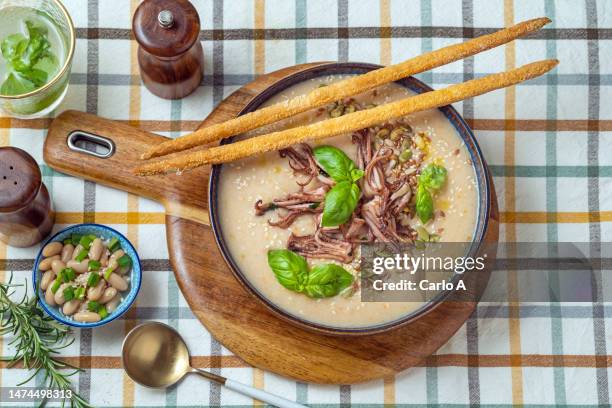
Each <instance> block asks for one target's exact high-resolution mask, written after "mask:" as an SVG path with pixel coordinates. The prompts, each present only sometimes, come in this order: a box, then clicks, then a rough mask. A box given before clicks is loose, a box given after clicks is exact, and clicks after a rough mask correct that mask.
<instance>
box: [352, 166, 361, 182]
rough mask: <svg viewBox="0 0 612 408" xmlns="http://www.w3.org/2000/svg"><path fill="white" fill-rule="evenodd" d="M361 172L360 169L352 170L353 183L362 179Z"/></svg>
mask: <svg viewBox="0 0 612 408" xmlns="http://www.w3.org/2000/svg"><path fill="white" fill-rule="evenodd" d="M363 174H364V172H363V170H361V169H353V170H351V179H352V180H353V181H354V182H355V181H358V180H359V179H360V178H362V177H363Z"/></svg>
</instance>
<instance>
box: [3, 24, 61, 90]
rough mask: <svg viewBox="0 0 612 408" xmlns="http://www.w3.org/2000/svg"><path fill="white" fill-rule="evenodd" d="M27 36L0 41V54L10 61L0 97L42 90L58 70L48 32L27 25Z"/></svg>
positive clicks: (15, 36) (12, 36)
mask: <svg viewBox="0 0 612 408" xmlns="http://www.w3.org/2000/svg"><path fill="white" fill-rule="evenodd" d="M25 24H26V27H27V30H28V37H27V38H26V37H25V36H24V35H23V34H21V33H16V34H12V35H9V36H8V37H6V38H4V39H3V40H2V42H0V51H1V52H2V56H3V57H4V59H5V60H6V62H7V68H8V72H9V75H8V76H7V78H6V79H5V80H4V82H3V83H2V85H1V86H0V94H3V95H22V94H25V93H28V92H31V91H34V90H36V89H37V88H40V87H41V86H43V85H44V84H45V83H47V81H48V79H49V76H50V75H51V74H53V73H54V72H55V71H56V70H57V67H58V60H57V57H56V56H55V55H53V53H51V51H50V48H51V43H50V42H49V40H48V38H47V34H48V33H47V29H46V28H45V27H40V26H37V25H35V24H34V23H33V22H31V21H29V20H26V22H25Z"/></svg>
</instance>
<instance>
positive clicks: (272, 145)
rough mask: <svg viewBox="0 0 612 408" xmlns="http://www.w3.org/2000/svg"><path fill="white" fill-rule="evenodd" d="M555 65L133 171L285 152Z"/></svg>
mask: <svg viewBox="0 0 612 408" xmlns="http://www.w3.org/2000/svg"><path fill="white" fill-rule="evenodd" d="M558 63H559V61H558V60H544V61H539V62H534V63H531V64H527V65H523V66H522V67H520V68H516V69H513V70H511V71H507V72H502V73H499V74H493V75H488V76H486V77H483V78H479V79H473V80H471V81H467V82H464V83H461V84H457V85H452V86H449V87H447V88H443V89H439V90H437V91H431V92H425V93H422V94H419V95H416V96H413V97H409V98H405V99H402V100H400V101H397V102H392V103H388V104H385V105H381V106H378V107H375V108H371V109H367V110H362V111H357V112H355V113H350V114H348V115H344V116H340V117H337V118H334V119H328V120H324V121H321V122H317V123H313V124H311V125H307V126H300V127H296V128H292V129H287V130H282V131H279V132H273V133H268V134H265V135H261V136H257V137H254V138H250V139H245V140H242V141H238V142H235V143H231V144H227V145H222V146H217V147H211V148H209V149H205V150H199V151H196V152H189V153H188V152H185V153H181V154H178V155H176V156H175V157H172V158H168V159H165V160H159V161H156V162H152V163H146V164H143V165H141V166H138V167H137V168H136V169H135V170H134V171H135V172H136V173H137V174H139V175H143V176H144V175H153V174H161V173H167V172H170V171H183V170H189V169H193V168H196V167H199V166H204V165H207V164H219V163H226V162H230V161H234V160H238V159H242V158H245V157H248V156H252V155H254V154H258V153H264V152H269V151H273V150H280V149H284V148H286V147H289V146H291V145H294V144H296V143H301V142H306V141H317V140H320V139H324V138H327V137H331V136H335V135H339V134H343V133H349V132H354V131H357V130H360V129H365V128H368V127H370V126H373V125H375V124H377V123H380V122H385V121H387V120H390V119H393V118H397V117H400V116H404V115H407V114H410V113H414V112H418V111H423V110H427V109H432V108H438V107H440V106H444V105H448V104H451V103H454V102H457V101H460V100H463V99H466V98H471V97H474V96H477V95H481V94H483V93H486V92H490V91H493V90H495V89H499V88H505V87H508V86H511V85H515V84H517V83H519V82H523V81H526V80H528V79H531V78H535V77H537V76H540V75H542V74H544V73H546V72H548V71H550V70H551V69H552V68H553V67H555V66H556V65H557V64H558Z"/></svg>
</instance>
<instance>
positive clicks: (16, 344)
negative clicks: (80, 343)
mask: <svg viewBox="0 0 612 408" xmlns="http://www.w3.org/2000/svg"><path fill="white" fill-rule="evenodd" d="M11 281H12V277H11V279H10V280H9V282H8V283H0V336H5V335H9V334H10V335H12V337H13V339H12V340H11V341H10V342H9V343H8V344H9V346H12V347H13V348H14V349H15V355H14V356H13V357H11V358H8V359H7V360H8V361H9V364H8V366H9V367H12V366H14V365H15V364H17V363H18V362H19V361H22V362H23V366H24V368H26V369H27V370H34V372H33V374H32V375H31V376H30V377H28V378H27V379H26V380H24V381H22V382H21V383H19V384H18V385H23V384H25V383H27V382H29V381H30V380H32V379H33V378H34V377H35V376H36V374H38V373H39V372H41V371H42V372H43V373H44V375H45V377H44V382H45V384H46V386H47V387H48V388H51V389H60V390H66V391H68V390H70V391H71V392H72V397H71V398H70V399H69V402H70V406H71V407H77V408H87V407H91V405H89V403H88V402H87V401H86V400H85V399H83V398H82V397H81V396H80V395H78V394H77V393H76V392H74V391H73V390H72V388H71V382H70V377H71V376H73V375H74V374H76V373H78V372H79V371H81V370H80V369H79V368H76V367H73V366H71V365H69V364H67V363H64V362H63V361H61V360H59V359H58V358H57V357H55V356H56V355H57V354H58V353H59V351H60V350H61V349H63V348H65V347H68V346H70V345H71V344H72V342H73V341H74V339H72V340H68V339H67V337H68V335H69V334H70V329H69V328H68V327H66V326H64V325H62V324H60V323H58V322H56V321H55V320H53V318H51V317H49V316H46V315H45V314H44V313H43V311H42V309H41V308H40V306H39V305H38V302H37V299H36V297H33V298H31V299H28V297H27V290H26V293H25V294H24V295H23V298H22V299H21V300H19V301H16V302H15V301H13V300H12V299H11V297H12V296H13V295H14V288H15V287H17V286H20V285H13V284H11ZM66 369H70V370H69V371H67V372H66V371H64V370H66ZM65 402H66V401H63V402H62V406H63V405H64V403H65Z"/></svg>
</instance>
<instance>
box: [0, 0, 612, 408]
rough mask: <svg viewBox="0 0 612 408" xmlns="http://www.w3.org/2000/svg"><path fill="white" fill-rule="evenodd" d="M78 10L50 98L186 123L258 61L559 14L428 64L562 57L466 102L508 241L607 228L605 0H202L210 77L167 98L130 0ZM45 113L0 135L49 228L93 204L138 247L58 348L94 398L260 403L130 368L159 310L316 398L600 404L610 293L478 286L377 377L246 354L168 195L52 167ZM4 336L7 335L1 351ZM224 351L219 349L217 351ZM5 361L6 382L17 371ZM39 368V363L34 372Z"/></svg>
mask: <svg viewBox="0 0 612 408" xmlns="http://www.w3.org/2000/svg"><path fill="white" fill-rule="evenodd" d="M66 3H67V6H68V8H69V10H70V12H71V13H72V16H73V18H74V20H75V24H76V26H77V34H78V41H77V49H76V55H75V58H74V68H73V74H72V77H71V86H70V89H69V93H68V96H67V98H66V100H65V102H64V103H63V104H62V105H61V107H60V108H59V109H58V112H61V111H63V110H66V109H78V110H83V111H87V112H90V113H94V114H98V115H101V116H105V117H109V118H113V119H119V120H123V121H128V122H130V123H131V124H133V125H134V126H139V127H141V128H143V129H146V130H149V131H154V132H158V133H160V134H163V135H169V136H178V135H180V134H181V133H184V132H187V131H190V130H192V129H194V128H195V127H196V125H197V124H198V123H199V121H201V120H202V119H203V118H204V117H205V116H206V115H207V114H208V113H209V112H210V111H211V109H212V108H213V107H214V106H215V105H216V104H218V103H219V102H220V101H221V100H222V99H223V98H224V97H225V96H227V95H228V94H229V93H231V92H232V91H233V90H235V89H237V88H238V87H239V86H240V85H242V84H244V83H246V82H248V81H250V80H252V79H253V78H254V77H256V76H257V75H258V74H262V73H265V72H270V71H273V70H276V69H278V68H281V67H285V66H289V65H293V64H296V63H303V62H311V61H321V60H332V61H333V60H339V61H347V60H351V61H366V62H373V63H382V64H389V63H391V62H398V61H401V60H404V59H406V58H408V57H410V56H413V55H416V54H420V53H422V52H424V51H428V50H431V49H435V48H438V47H441V46H444V45H447V44H451V43H455V42H459V41H462V40H463V39H464V38H471V37H473V36H477V35H480V34H483V33H487V32H491V31H493V30H494V29H497V28H500V27H504V26H507V25H510V24H512V23H514V22H518V21H521V20H525V19H529V18H532V17H537V16H543V15H546V16H548V17H550V18H551V19H552V20H553V24H551V25H549V26H548V27H546V28H545V29H544V30H543V31H541V32H539V33H536V34H534V35H532V36H530V37H529V38H527V39H524V40H520V41H517V42H515V43H512V44H509V45H507V46H505V47H500V48H497V49H495V50H492V51H489V52H486V53H483V54H481V55H478V56H476V57H474V58H468V59H466V60H465V61H461V62H457V63H454V64H450V65H447V66H444V67H441V68H439V69H436V70H434V71H433V72H428V73H425V74H422V75H419V77H420V78H421V79H422V80H424V81H425V82H427V83H429V84H432V85H433V86H434V87H443V86H445V85H447V84H453V83H457V82H461V81H464V80H466V79H470V78H474V77H479V76H482V75H485V74H488V73H493V72H498V71H502V70H505V69H509V68H512V67H515V66H518V65H521V64H523V63H527V62H530V61H534V60H538V59H543V58H558V59H559V60H561V64H560V65H559V67H558V68H557V69H556V70H555V71H553V72H552V73H549V74H548V75H546V76H544V77H541V78H538V79H536V80H533V81H530V82H528V83H526V84H522V85H520V86H517V87H515V88H510V89H506V90H501V91H497V92H493V93H491V94H488V95H484V96H481V97H478V98H477V99H475V100H469V101H465V102H463V103H462V104H461V103H460V104H457V105H456V107H457V108H458V109H459V110H460V111H462V112H463V114H464V116H465V117H466V118H467V119H468V120H469V121H470V123H471V125H472V126H473V128H474V130H475V133H476V136H477V138H478V141H479V143H480V145H481V146H482V148H483V150H484V155H485V157H486V159H487V160H488V162H489V164H490V166H491V169H492V172H493V174H494V177H495V186H496V188H497V192H498V196H499V201H500V211H501V219H502V229H501V238H502V239H505V240H508V241H515V240H522V241H541V242H542V241H551V242H555V241H589V240H590V241H598V240H602V241H612V104H611V103H610V101H611V100H612V1H610V0H602V1H595V0H586V1H570V0H564V1H539V0H538V1H535V0H515V1H512V0H506V1H501V0H495V1H493V0H463V1H459V0H457V1H449V0H414V1H401V0H380V1H379V0H337V1H336V0H308V1H307V0H255V1H250V0H228V1H222V0H214V1H213V0H206V1H205V0H198V1H195V2H194V3H195V5H196V7H197V9H198V11H199V13H200V17H201V20H202V28H203V30H202V34H201V40H202V42H203V45H204V52H205V64H206V66H205V77H204V81H203V83H202V85H201V86H200V88H199V89H198V90H197V92H195V93H194V94H193V95H191V96H189V97H188V98H185V99H183V100H180V101H172V102H170V101H166V100H162V99H159V98H157V97H155V96H153V95H152V94H151V93H149V92H148V91H147V90H146V89H145V88H144V87H143V86H142V85H141V83H140V78H139V75H138V66H137V61H136V49H137V48H136V44H135V42H134V41H133V40H132V39H131V35H130V27H131V15H132V13H133V11H134V9H135V7H136V6H137V4H138V1H135V0H133V1H128V0H89V1H84V0H69V1H66ZM48 123H49V121H48V120H46V119H38V120H16V119H10V118H6V117H4V118H0V145H13V146H18V147H21V148H23V149H25V150H27V151H28V152H30V153H31V154H33V155H34V157H35V158H36V159H37V160H38V162H39V163H40V166H41V169H42V172H43V175H44V181H45V183H46V185H47V186H48V188H49V190H50V192H51V194H52V196H53V200H54V203H55V206H56V209H57V211H58V213H57V222H58V224H57V225H56V229H59V228H63V227H65V226H66V225H67V224H73V223H80V222H88V221H90V222H98V223H103V224H108V225H111V226H112V227H114V228H117V229H118V230H120V231H122V232H125V233H126V234H127V236H128V237H129V239H130V240H131V241H132V242H133V243H135V244H136V245H137V246H138V250H139V252H140V255H141V257H142V258H143V259H144V267H145V272H144V279H143V286H142V290H141V292H140V295H139V297H138V299H137V304H136V305H135V307H133V308H132V310H131V311H130V312H129V314H128V315H127V317H125V318H123V319H120V320H118V321H115V322H113V323H111V324H109V325H107V326H105V327H102V328H98V329H96V330H80V331H79V330H77V331H76V332H75V334H76V342H75V343H74V344H73V345H72V346H71V347H70V348H68V349H67V350H65V352H64V353H63V355H64V356H67V357H68V360H69V361H71V362H72V363H75V364H76V365H79V366H80V367H82V368H84V369H85V371H84V372H83V373H82V374H80V375H79V376H78V379H77V380H76V382H77V383H78V389H79V392H80V393H81V394H82V395H83V396H85V397H86V398H88V399H89V400H90V401H91V402H92V403H93V404H94V405H96V406H115V407H122V406H125V407H127V406H138V407H144V406H174V405H180V406H202V405H204V406H208V405H215V406H217V405H219V404H221V405H252V404H253V400H251V399H249V398H245V397H242V396H240V395H238V394H235V393H233V392H231V391H228V390H225V389H222V388H220V387H218V386H215V385H211V384H209V383H208V382H207V381H204V380H201V379H199V378H187V379H186V380H185V381H184V382H183V383H181V384H180V385H179V386H178V387H174V388H171V389H169V390H166V391H154V390H149V389H145V388H143V387H140V386H138V385H135V384H134V383H133V382H132V381H131V380H130V379H129V378H128V377H127V376H126V375H125V374H124V372H123V370H122V369H121V362H120V357H119V355H120V347H121V341H122V339H123V337H124V335H125V334H126V333H127V331H129V330H130V329H131V328H132V327H134V326H135V325H136V324H137V323H139V322H142V321H146V320H151V319H153V320H159V321H163V322H166V323H168V324H170V325H172V326H174V327H176V328H178V330H179V331H180V332H181V333H182V334H183V335H184V336H185V338H186V340H187V342H188V345H189V347H190V349H191V351H192V353H193V354H194V360H193V362H194V364H195V365H197V366H198V367H202V368H208V369H213V371H216V372H218V373H221V374H223V375H225V376H227V377H231V378H233V379H236V380H239V381H242V382H246V383H249V384H253V385H255V386H257V387H261V388H265V389H266V390H269V391H273V392H275V393H278V394H281V395H285V396H287V397H289V398H295V399H297V400H298V401H300V402H303V403H307V404H315V405H329V406H337V405H343V406H346V405H348V404H356V405H368V406H370V405H372V406H374V405H381V404H394V403H395V404H401V405H406V406H408V405H410V406H413V405H415V406H416V405H418V406H423V405H426V404H430V405H449V404H451V405H457V406H465V405H468V404H469V405H478V404H480V405H483V406H506V405H510V404H525V405H538V406H553V405H566V406H596V405H608V403H609V401H610V379H611V377H612V369H610V366H611V364H612V355H611V354H610V352H609V348H611V347H612V341H611V340H612V337H611V336H612V314H611V311H610V307H611V305H610V304H601V303H599V304H592V305H591V304H554V305H549V304H543V303H537V304H532V305H521V306H520V307H509V306H508V305H507V304H482V305H480V306H479V307H478V310H477V312H476V313H475V314H474V315H473V316H472V317H471V318H470V319H469V320H468V322H467V323H466V324H465V325H464V326H463V327H462V328H461V329H460V330H459V332H458V333H457V334H456V335H455V336H454V337H453V338H452V339H451V340H450V341H449V342H448V343H447V344H446V345H445V346H444V347H442V348H441V349H440V350H439V352H438V353H437V354H436V355H435V356H433V357H431V358H430V359H428V360H427V361H426V362H425V363H424V364H423V366H421V367H418V368H413V369H409V370H407V371H405V372H404V373H402V374H400V375H398V376H397V377H395V378H387V379H384V380H380V381H374V382H370V383H367V384H358V385H344V386H323V385H313V384H302V383H296V382H294V381H290V380H288V379H285V378H281V377H279V376H277V375H275V374H272V373H269V372H263V371H260V370H258V369H253V368H251V367H248V366H247V365H246V364H245V363H243V362H242V361H241V360H240V359H239V358H238V357H236V356H233V355H232V353H230V352H229V351H228V350H226V349H224V347H223V346H222V345H221V344H219V343H218V342H217V341H216V340H215V339H214V338H211V336H210V335H209V333H208V332H207V331H206V330H205V329H204V327H203V326H202V325H201V324H200V323H199V321H198V320H197V319H196V318H195V317H194V315H193V314H192V313H191V311H190V310H189V307H188V306H187V304H186V302H185V300H184V299H183V296H182V295H181V293H180V291H179V289H178V288H177V284H176V281H175V279H174V276H173V274H172V272H171V271H170V266H169V262H168V254H167V248H166V241H165V227H164V224H163V221H164V217H163V214H162V207H161V206H160V205H158V204H156V203H153V202H150V201H147V200H144V199H141V198H138V197H135V196H132V195H128V194H125V193H123V192H119V191H115V190H112V189H109V188H106V187H103V186H98V185H95V184H93V183H90V182H83V181H82V180H79V179H76V178H72V177H68V176H65V175H62V174H58V173H56V172H54V171H52V170H51V169H49V168H48V167H47V166H46V165H45V164H44V163H43V161H42V144H43V140H44V137H45V132H46V127H47V126H48ZM37 249H38V248H30V249H15V248H7V247H4V246H0V259H3V260H4V261H3V262H2V263H1V264H0V265H2V267H1V269H3V271H0V277H2V278H3V279H7V278H8V276H9V274H10V272H12V273H14V275H15V279H16V280H17V281H19V280H23V279H29V274H30V272H29V271H30V268H31V266H32V262H33V257H34V255H35V253H36V251H37ZM6 343H7V339H5V340H4V341H3V342H2V341H0V345H2V347H0V348H1V349H2V354H3V355H5V356H6V355H9V354H10V353H11V351H10V350H9V349H8V347H7V345H6ZM219 356H221V358H218V357H219ZM25 376H26V373H25V372H23V371H22V370H20V369H10V370H9V369H6V368H3V369H2V370H0V384H1V385H2V386H9V385H12V384H15V383H17V382H19V381H20V380H22V379H24V378H25ZM40 382H41V379H40V378H39V379H37V383H38V384H40Z"/></svg>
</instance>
